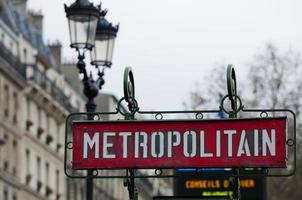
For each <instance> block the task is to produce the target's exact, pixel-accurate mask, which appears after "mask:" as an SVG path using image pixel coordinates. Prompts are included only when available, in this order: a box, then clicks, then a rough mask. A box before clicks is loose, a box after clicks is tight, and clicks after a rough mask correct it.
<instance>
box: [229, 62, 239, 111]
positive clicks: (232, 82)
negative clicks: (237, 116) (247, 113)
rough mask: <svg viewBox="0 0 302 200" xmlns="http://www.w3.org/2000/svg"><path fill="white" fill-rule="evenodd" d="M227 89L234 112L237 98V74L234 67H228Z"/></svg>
mask: <svg viewBox="0 0 302 200" xmlns="http://www.w3.org/2000/svg"><path fill="white" fill-rule="evenodd" d="M227 87H228V97H229V99H230V101H231V106H232V109H233V110H236V109H237V108H236V107H237V104H236V101H237V99H236V96H237V84H236V74H235V69H234V67H233V65H231V64H229V65H228V67H227Z"/></svg>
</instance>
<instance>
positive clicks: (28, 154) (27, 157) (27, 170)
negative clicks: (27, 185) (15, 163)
mask: <svg viewBox="0 0 302 200" xmlns="http://www.w3.org/2000/svg"><path fill="white" fill-rule="evenodd" d="M25 154H26V155H25V156H26V157H25V158H26V166H25V167H26V168H25V170H26V174H29V169H30V166H29V163H30V160H29V159H30V151H29V149H26V151H25Z"/></svg>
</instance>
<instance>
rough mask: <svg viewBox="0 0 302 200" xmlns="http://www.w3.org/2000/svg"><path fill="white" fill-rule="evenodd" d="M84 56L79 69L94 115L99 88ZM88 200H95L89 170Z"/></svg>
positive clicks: (81, 58)
mask: <svg viewBox="0 0 302 200" xmlns="http://www.w3.org/2000/svg"><path fill="white" fill-rule="evenodd" d="M84 58H85V56H84V54H83V55H81V54H80V53H79V56H78V63H77V68H78V69H79V72H80V73H82V74H83V76H84V77H83V80H82V82H83V85H84V91H83V92H84V95H85V96H86V97H87V99H88V101H87V103H86V111H87V113H93V112H95V110H96V104H95V103H94V98H95V97H96V96H97V95H98V92H99V87H98V86H97V84H96V82H95V81H94V80H93V78H92V75H91V74H90V76H88V74H87V70H86V64H85V62H84ZM87 118H88V120H93V114H88V116H87ZM86 200H93V170H87V178H86Z"/></svg>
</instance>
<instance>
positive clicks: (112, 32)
mask: <svg viewBox="0 0 302 200" xmlns="http://www.w3.org/2000/svg"><path fill="white" fill-rule="evenodd" d="M106 14H107V10H103V11H102V12H101V14H100V18H99V21H98V24H97V29H96V36H95V43H94V44H95V46H94V48H93V49H92V51H91V64H92V65H95V66H105V67H111V64H112V56H113V48H114V42H115V37H116V34H117V32H118V28H119V25H116V26H113V25H112V24H111V23H109V22H108V21H107V20H106V19H105V15H106Z"/></svg>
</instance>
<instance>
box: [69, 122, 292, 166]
mask: <svg viewBox="0 0 302 200" xmlns="http://www.w3.org/2000/svg"><path fill="white" fill-rule="evenodd" d="M285 138H286V118H261V119H235V120H234V119H233V120H201V121H113V122H112V121H109V122H101V121H98V122H89V121H85V122H74V123H73V160H72V167H73V168H74V169H109V168H110V169H124V168H180V167H285V160H286V153H285Z"/></svg>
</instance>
